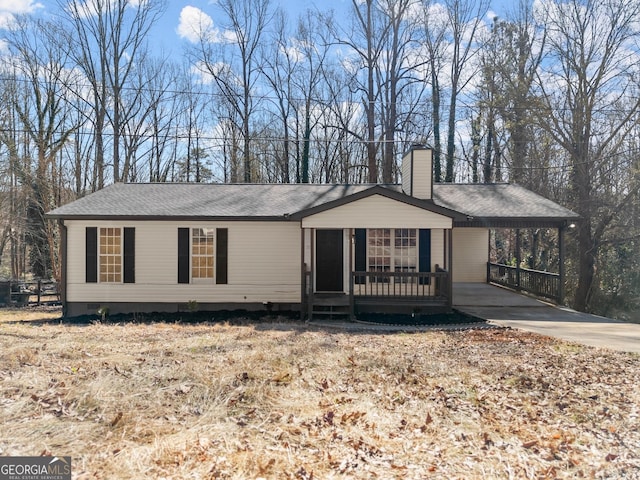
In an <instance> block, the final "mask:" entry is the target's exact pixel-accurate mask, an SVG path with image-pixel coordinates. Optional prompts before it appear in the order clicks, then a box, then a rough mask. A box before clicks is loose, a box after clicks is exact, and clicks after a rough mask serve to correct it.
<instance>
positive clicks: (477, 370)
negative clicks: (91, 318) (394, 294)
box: [0, 310, 640, 479]
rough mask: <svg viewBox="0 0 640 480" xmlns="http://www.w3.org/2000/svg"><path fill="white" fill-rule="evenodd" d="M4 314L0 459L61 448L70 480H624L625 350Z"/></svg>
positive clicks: (637, 473)
mask: <svg viewBox="0 0 640 480" xmlns="http://www.w3.org/2000/svg"><path fill="white" fill-rule="evenodd" d="M18 315H22V313H20V314H18V313H16V312H10V311H6V310H3V311H0V424H1V425H2V429H0V455H40V454H42V453H44V454H53V455H71V456H72V457H73V473H74V478H83V479H84V478H103V479H113V478H238V479H240V478H242V479H244V478H278V479H280V478H292V479H311V478H314V479H325V478H363V479H364V478H367V479H368V478H399V479H400V478H401V479H411V478H447V479H452V478H460V479H462V478H464V479H469V478H518V479H520V478H531V479H540V478H640V389H639V388H638V386H639V385H640V357H639V356H637V355H633V354H625V353H619V352H610V351H606V350H599V349H594V348H589V347H583V346H579V345H574V344H568V343H565V342H562V341H557V340H554V339H550V338H547V337H541V336H537V335H533V334H527V333H522V332H517V331H512V330H498V329H496V330H467V331H456V332H436V331H430V332H424V333H412V334H403V333H395V334H383V333H366V332H340V331H333V330H323V329H314V328H310V327H307V326H305V325H304V324H300V323H295V322H290V321H281V322H278V321H274V322H271V323H269V322H260V321H252V322H249V321H242V320H238V321H233V322H225V323H198V324H183V323H177V322H176V323H167V322H162V323H144V324H140V323H135V322H121V323H117V324H114V323H110V322H108V323H89V324H68V323H60V322H59V321H58V320H55V319H54V320H45V321H38V320H37V319H38V318H40V317H42V316H45V315H44V314H37V313H36V314H33V315H32V316H31V318H30V319H29V321H25V322H20V321H16V320H17V319H18ZM49 316H50V317H54V318H55V316H56V314H50V315H49Z"/></svg>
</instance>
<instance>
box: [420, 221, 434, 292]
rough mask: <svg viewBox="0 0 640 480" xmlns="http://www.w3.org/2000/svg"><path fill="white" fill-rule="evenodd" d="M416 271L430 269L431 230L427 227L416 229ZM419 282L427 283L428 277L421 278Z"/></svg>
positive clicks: (428, 270) (427, 270)
mask: <svg viewBox="0 0 640 480" xmlns="http://www.w3.org/2000/svg"><path fill="white" fill-rule="evenodd" d="M418 271H419V272H430V271H431V230H430V229H428V228H421V229H420V230H418ZM420 284H421V285H427V284H429V279H428V278H421V279H420Z"/></svg>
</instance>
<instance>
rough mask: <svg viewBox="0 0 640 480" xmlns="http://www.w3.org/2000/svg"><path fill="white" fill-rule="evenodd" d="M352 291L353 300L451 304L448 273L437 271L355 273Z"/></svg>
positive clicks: (352, 280) (352, 275)
mask: <svg viewBox="0 0 640 480" xmlns="http://www.w3.org/2000/svg"><path fill="white" fill-rule="evenodd" d="M349 287H350V291H351V292H353V295H354V297H356V298H358V297H375V298H390V299H391V298H393V299H405V300H419V301H422V302H428V301H434V302H435V301H437V302H442V301H445V302H446V301H448V300H449V299H450V298H451V295H450V292H449V288H450V284H449V273H448V272H446V271H438V272H353V273H352V274H351V279H350V286H349Z"/></svg>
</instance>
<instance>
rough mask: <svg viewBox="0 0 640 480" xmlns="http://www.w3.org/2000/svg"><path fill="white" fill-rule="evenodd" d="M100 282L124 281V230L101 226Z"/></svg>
mask: <svg viewBox="0 0 640 480" xmlns="http://www.w3.org/2000/svg"><path fill="white" fill-rule="evenodd" d="M99 251H100V255H99V257H100V283H105V282H106V283H120V282H122V230H121V229H120V228H117V227H108V228H103V227H101V228H100V250H99Z"/></svg>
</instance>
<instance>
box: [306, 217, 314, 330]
mask: <svg viewBox="0 0 640 480" xmlns="http://www.w3.org/2000/svg"><path fill="white" fill-rule="evenodd" d="M309 232H310V235H309V244H310V249H309V297H308V298H309V300H308V303H309V304H308V305H307V308H308V317H307V318H308V320H313V294H314V290H315V278H314V277H315V274H314V272H313V266H314V262H315V260H316V252H315V239H316V229H315V228H311V229H309Z"/></svg>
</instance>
